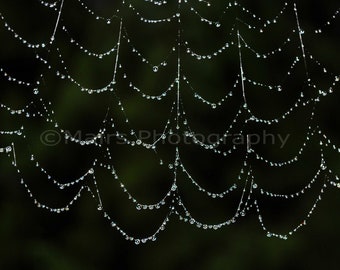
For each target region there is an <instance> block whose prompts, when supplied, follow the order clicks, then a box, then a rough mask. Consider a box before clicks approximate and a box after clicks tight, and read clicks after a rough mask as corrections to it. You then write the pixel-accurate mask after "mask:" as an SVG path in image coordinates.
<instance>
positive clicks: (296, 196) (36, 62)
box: [0, 0, 340, 244]
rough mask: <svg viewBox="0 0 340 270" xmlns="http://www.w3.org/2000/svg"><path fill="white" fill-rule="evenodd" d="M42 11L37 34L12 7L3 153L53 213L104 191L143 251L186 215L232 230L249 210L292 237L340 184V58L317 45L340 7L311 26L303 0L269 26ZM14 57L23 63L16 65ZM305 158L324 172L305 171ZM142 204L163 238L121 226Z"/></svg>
mask: <svg viewBox="0 0 340 270" xmlns="http://www.w3.org/2000/svg"><path fill="white" fill-rule="evenodd" d="M31 2H34V3H33V8H32V7H31V10H32V11H31V12H26V13H25V14H26V15H27V16H28V17H32V16H38V17H39V16H40V17H41V18H42V20H43V19H44V18H45V19H46V22H48V23H46V24H43V25H42V24H41V21H40V20H38V23H37V25H36V26H35V27H36V29H37V31H36V33H34V36H33V33H31V32H32V31H30V35H32V37H31V38H29V37H28V35H27V34H26V35H25V34H24V33H25V23H23V22H24V21H25V20H26V19H27V18H12V17H9V16H6V13H5V11H6V10H7V9H10V8H8V7H6V5H5V4H3V5H4V6H3V7H2V9H3V10H4V12H3V13H1V14H0V18H1V23H2V26H1V27H2V30H3V31H2V32H1V34H2V35H3V36H4V38H3V40H6V42H8V44H7V46H4V45H3V46H2V48H3V49H4V54H3V55H2V56H1V57H2V59H4V60H3V61H2V64H1V67H0V73H1V80H2V83H3V84H4V86H3V88H4V89H5V91H4V94H3V95H2V98H3V100H4V101H3V100H1V104H0V108H1V110H2V112H1V115H2V117H3V118H4V119H5V120H4V121H1V128H2V129H3V130H1V131H0V135H1V140H3V142H2V143H1V144H3V146H2V148H0V152H1V153H4V154H5V155H7V156H8V158H9V160H10V161H11V165H12V167H13V168H14V169H15V171H16V173H17V174H18V176H19V179H20V183H21V184H22V185H23V187H24V188H25V189H26V191H27V193H28V195H29V197H31V198H32V200H33V202H34V203H35V204H36V205H37V206H38V207H40V208H43V209H45V210H48V211H50V212H53V213H63V212H66V211H69V210H70V209H71V207H72V206H73V205H74V204H75V203H76V201H78V200H80V198H81V195H83V194H89V195H90V196H91V197H92V198H93V199H94V200H95V201H96V204H97V209H98V211H100V213H102V214H103V216H104V218H105V219H106V220H107V221H108V222H109V224H110V225H111V226H112V228H113V229H115V230H117V231H118V232H119V233H120V234H122V235H123V236H124V237H125V238H126V239H127V240H129V241H132V242H134V243H136V244H140V243H146V242H148V241H155V240H156V238H157V236H158V234H159V233H161V231H163V230H164V229H165V228H166V226H167V224H168V223H169V222H170V220H171V218H175V217H177V218H178V219H179V220H181V221H183V222H186V223H188V224H191V225H193V226H195V227H198V228H202V229H213V230H217V229H221V228H224V227H225V226H229V225H231V224H234V223H236V221H238V220H239V219H241V218H244V217H245V216H246V215H247V214H248V213H256V214H257V217H258V221H259V224H260V226H261V228H262V229H263V231H264V232H265V233H266V235H267V236H268V237H278V238H280V239H287V238H288V237H289V236H290V235H292V234H293V233H295V232H296V231H297V230H298V229H300V228H301V227H303V226H304V225H306V223H307V220H308V219H309V218H310V217H311V215H312V214H313V212H314V210H315V208H316V207H317V205H318V203H319V202H320V201H321V199H322V195H323V194H324V193H325V192H326V190H327V189H328V188H329V187H336V188H340V182H339V177H338V176H337V174H336V168H332V167H331V166H330V165H329V164H328V159H327V158H326V153H327V155H328V156H329V159H330V160H332V161H333V162H330V163H335V164H337V162H338V155H339V153H340V148H339V147H338V146H337V145H336V144H335V143H333V142H332V139H331V137H330V136H328V135H327V134H326V133H325V132H324V131H323V130H322V128H321V124H322V123H320V121H321V120H320V118H318V116H319V114H320V113H321V114H322V111H323V107H322V106H323V105H322V104H323V102H324V100H326V101H327V100H328V99H329V98H330V99H334V100H336V99H337V96H336V94H337V93H336V89H337V87H338V81H339V74H338V70H337V66H336V64H334V62H335V63H336V61H334V59H332V60H333V61H328V62H330V65H329V66H327V67H326V66H325V65H324V64H322V61H321V60H322V59H321V60H320V57H318V56H315V55H314V54H312V53H311V51H312V50H313V46H312V45H311V46H307V45H305V44H309V43H307V42H306V40H308V41H313V40H315V39H317V40H322V38H325V37H327V34H328V32H332V30H333V31H334V29H335V28H336V26H335V25H336V23H337V22H338V21H337V20H338V14H339V9H336V10H335V12H333V14H332V15H331V16H329V17H328V18H329V19H327V18H326V19H325V22H324V23H321V24H320V25H318V26H317V27H316V28H315V29H308V31H307V29H306V30H304V29H303V24H302V22H301V21H300V12H299V9H298V7H299V6H298V5H297V4H295V3H292V4H290V3H282V5H281V7H278V8H277V11H276V13H275V14H276V15H274V16H273V15H272V14H273V12H271V13H270V14H271V15H270V16H271V17H270V18H267V17H261V16H259V15H257V13H255V12H253V11H251V8H249V9H248V8H247V5H245V4H244V5H243V4H241V3H239V2H226V3H225V2H224V1H216V2H214V3H212V2H210V1H193V0H192V1H189V0H184V1H181V0H179V1H177V2H176V1H172V2H170V1H165V0H164V1H156V0H148V1H147V0H145V1H132V0H131V1H130V0H129V1H119V3H105V1H92V2H90V1H82V0H71V1H65V0H59V1H56V2H52V1H42V0H36V1H31ZM30 5H32V3H30ZM107 6H109V7H110V9H108V8H107ZM260 6H261V5H260V4H259V6H258V7H257V8H258V9H259V10H260V9H261V7H260ZM255 9H256V7H255ZM27 10H28V9H27ZM108 10H110V11H112V12H111V13H110V12H107V11H108ZM75 11H77V12H75ZM104 12H107V13H108V14H107V15H102V14H103V13H104ZM40 17H39V18H40ZM83 17H84V18H86V20H85V19H82V18H83ZM51 18H53V20H52V19H51ZM16 20H17V21H16ZM28 20H30V19H29V18H28ZM44 21H45V20H44ZM88 21H90V22H91V23H90V24H89V23H88ZM12 22H13V23H12ZM280 25H281V26H280ZM282 25H283V26H282ZM26 31H27V29H26ZM324 33H326V34H324ZM306 36H307V37H306ZM253 44H254V45H253ZM258 44H259V45H258ZM273 46H274V47H275V48H274V49H273ZM314 46H315V45H314ZM335 46H336V45H335ZM11 50H13V52H14V53H15V54H16V53H18V55H16V59H17V58H20V57H21V56H22V58H23V59H22V60H20V62H19V63H16V62H13V61H12V60H11V59H10V58H7V56H6V51H9V54H10V53H11ZM13 52H12V53H13ZM19 52H20V53H19ZM319 60H320V61H319ZM26 63H28V64H26ZM32 63H33V64H32ZM18 65H19V66H20V68H19V67H18ZM332 65H335V66H332ZM32 67H34V68H32ZM259 67H261V69H262V71H261V70H259ZM18 70H19V71H18ZM86 72H88V74H91V75H90V76H87V75H85V74H86ZM6 89H7V90H8V91H6ZM255 91H256V92H255ZM11 95H12V98H11ZM13 96H14V98H13ZM6 99H7V100H9V101H10V102H11V103H5V101H6ZM27 101H28V102H27ZM25 102H26V104H25ZM21 103H23V104H24V105H23V107H22V108H21V109H14V107H15V106H19V105H20V104H21ZM136 104H138V106H137V105H136ZM65 111H66V112H65ZM273 112H274V113H273ZM273 114H274V115H273ZM5 115H6V116H5ZM145 118H146V119H145ZM6 119H8V120H6ZM13 119H14V120H13ZM5 123H6V125H5ZM19 123H20V124H19ZM7 127H8V129H6V128H7ZM93 130H95V131H93ZM267 131H268V132H271V135H272V134H276V135H278V134H279V135H280V134H282V136H283V134H285V135H286V136H288V135H289V136H290V138H291V139H289V140H288V141H287V143H288V144H289V147H282V145H281V147H280V145H278V143H272V144H271V145H267V144H265V143H263V145H262V144H261V143H259V144H253V143H252V141H251V137H250V134H265V132H267ZM89 134H91V136H89ZM146 134H148V135H150V134H153V136H145V135H146ZM235 134H236V135H237V136H238V140H236V139H235V138H234V136H235ZM85 135H86V136H85ZM209 135H214V138H215V141H211V140H207V137H209ZM276 135H275V136H276ZM48 136H52V137H53V138H55V136H57V139H58V141H57V143H56V144H51V145H49V143H50V142H51V141H49V140H48V139H49V138H52V137H48ZM264 136H265V135H264ZM273 136H274V135H273ZM289 136H288V137H289ZM211 137H212V136H211ZM288 137H286V138H288ZM242 139H243V141H242ZM240 140H241V141H242V142H240ZM6 143H7V146H6ZM292 149H293V150H292ZM329 153H330V154H329ZM43 155H50V156H49V158H47V161H46V160H40V158H39V156H43ZM58 155H59V156H58ZM306 157H307V158H306ZM48 159H50V160H48ZM65 163H66V164H65ZM130 163H131V164H134V163H137V164H138V165H139V166H137V167H135V168H134V167H133V166H132V165H131V166H129V165H126V164H130ZM300 163H303V164H304V166H306V167H309V168H310V170H308V172H307V173H302V172H301V170H300V167H301V165H300ZM124 165H125V166H124ZM84 168H85V169H84ZM311 168H312V169H311ZM333 170H334V172H333ZM70 171H71V173H70ZM286 171H292V173H291V174H290V173H289V174H283V173H282V172H286ZM281 174H282V175H283V176H284V178H280V175H281ZM70 175H71V176H70ZM287 175H288V179H287ZM2 176H3V177H5V175H4V174H3V175H2ZM201 178H206V180H204V179H201ZM297 178H299V179H309V180H307V181H300V180H297ZM58 179H59V180H58ZM67 179H68V180H67ZM52 188H55V189H57V190H58V191H59V192H60V193H59V192H58V194H55V193H53V192H50V191H49V190H51V189H52ZM150 190H151V193H152V194H150V192H147V191H150ZM35 191H36V192H35ZM160 195H161V197H160ZM303 197H307V200H306V201H308V203H306V205H307V206H301V209H303V211H302V210H301V209H300V208H299V209H298V211H299V219H298V222H295V220H294V222H295V223H294V224H293V225H292V226H291V228H289V229H288V230H287V229H285V232H283V233H281V232H274V231H273V230H272V229H270V228H269V227H268V225H267V223H266V220H267V219H269V220H270V219H271V218H270V216H271V215H272V216H275V214H276V215H282V212H281V210H280V209H281V208H282V207H283V205H286V204H288V205H291V206H290V208H292V209H294V208H296V205H298V204H299V201H300V200H301V199H302V198H303ZM205 199H206V200H207V201H208V202H206V200H205ZM67 200H68V201H67ZM45 201H46V202H45ZM64 201H67V202H66V203H64V204H63V202H64ZM126 201H128V203H129V204H130V205H129V206H126V207H125V206H124V207H123V206H121V205H122V204H124V203H126ZM193 201H196V205H195V203H193ZM47 202H48V203H47ZM275 203H278V205H276V204H275ZM60 204H63V206H61V207H60V206H55V205H60ZM131 205H132V206H131ZM205 205H210V207H211V209H214V210H216V213H217V214H216V215H217V216H218V218H217V219H218V221H215V220H216V216H214V214H213V213H211V211H209V212H207V211H204V210H203V209H204V206H205ZM268 205H269V206H270V207H269V209H267V211H266V210H263V208H266V206H268ZM224 206H227V208H224ZM132 208H134V209H135V210H137V211H139V212H140V213H138V214H140V215H142V216H145V217H146V218H147V219H148V220H152V223H155V224H157V226H154V227H155V228H154V231H153V232H152V233H151V234H150V235H149V236H142V237H139V236H138V237H137V236H133V234H132V233H131V231H134V230H135V229H136V228H137V229H140V230H142V231H144V230H146V231H149V229H144V228H143V226H144V225H146V223H143V222H142V223H141V224H139V225H136V226H135V227H136V228H134V227H133V226H132V227H131V225H129V224H125V223H128V222H126V221H125V222H124V221H120V220H119V218H121V219H123V220H124V219H125V220H127V221H128V220H132V221H133V223H138V222H139V221H138V220H137V219H135V217H131V215H132V214H131V213H133V212H134V211H133V209H132ZM121 209H124V211H123V212H124V214H121V212H122V210H121ZM154 212H157V217H155V216H154V215H152V214H153V213H154ZM265 212H266V213H267V212H269V213H270V214H271V215H269V216H268V217H267V216H266V215H264V213H265ZM160 216H161V218H160ZM272 219H273V220H275V218H272ZM159 220H160V221H159ZM205 220H213V222H206V221H205ZM221 220H222V221H221ZM273 220H271V222H272V221H273ZM271 222H269V223H271ZM124 225H126V227H127V228H128V229H125V227H124ZM151 227H152V226H151ZM279 230H282V229H279ZM135 234H137V235H138V234H140V232H138V231H137V232H136V233H135Z"/></svg>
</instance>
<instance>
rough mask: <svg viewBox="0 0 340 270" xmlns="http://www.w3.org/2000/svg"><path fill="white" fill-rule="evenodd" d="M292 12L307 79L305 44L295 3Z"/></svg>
mask: <svg viewBox="0 0 340 270" xmlns="http://www.w3.org/2000/svg"><path fill="white" fill-rule="evenodd" d="M294 13H295V18H296V25H297V28H298V31H299V39H300V45H301V51H302V57H303V62H304V65H305V69H306V76H307V79H309V74H308V69H307V61H306V53H305V46H304V44H303V39H302V34H303V31H302V29H301V27H300V21H299V15H298V11H297V7H296V3H294Z"/></svg>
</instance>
